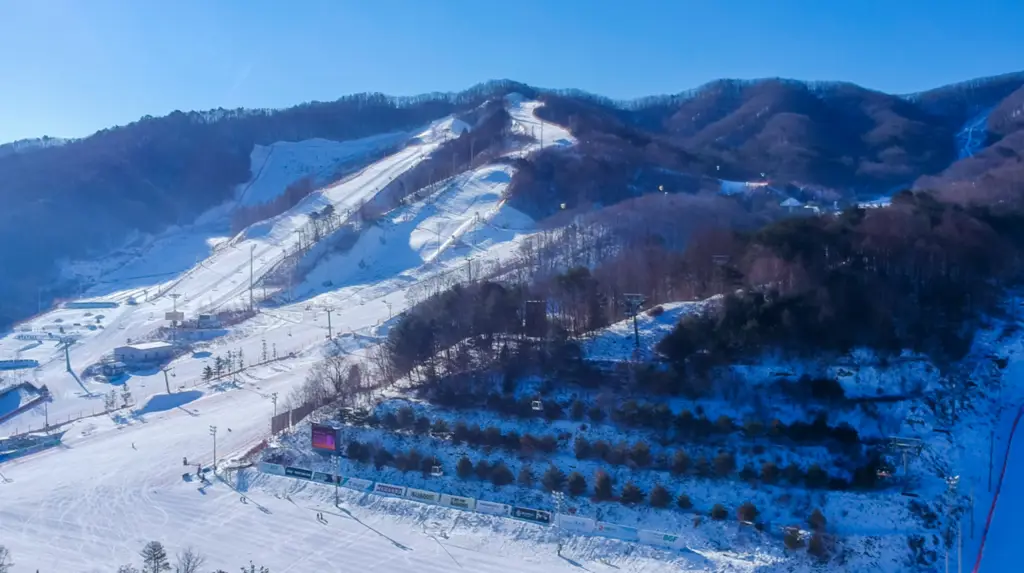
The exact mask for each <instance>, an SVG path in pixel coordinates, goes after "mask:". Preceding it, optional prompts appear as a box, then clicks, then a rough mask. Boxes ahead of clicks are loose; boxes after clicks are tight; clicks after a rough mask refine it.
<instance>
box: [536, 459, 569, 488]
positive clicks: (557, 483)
mask: <svg viewBox="0 0 1024 573" xmlns="http://www.w3.org/2000/svg"><path fill="white" fill-rule="evenodd" d="M540 482H541V484H542V485H543V486H544V489H546V490H547V491H562V487H563V486H564V485H565V474H564V473H563V472H562V470H560V469H558V468H556V467H555V466H553V465H552V466H548V470H547V471H546V472H544V476H543V477H541V479H540Z"/></svg>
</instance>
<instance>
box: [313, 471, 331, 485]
mask: <svg viewBox="0 0 1024 573" xmlns="http://www.w3.org/2000/svg"><path fill="white" fill-rule="evenodd" d="M312 479H313V481H318V482H321V483H329V484H333V483H334V475H333V474H326V473H324V472H313V478H312Z"/></svg>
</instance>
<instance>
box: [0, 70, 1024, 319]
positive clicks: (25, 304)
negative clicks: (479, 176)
mask: <svg viewBox="0 0 1024 573" xmlns="http://www.w3.org/2000/svg"><path fill="white" fill-rule="evenodd" d="M1021 90H1024V73H1021V72H1014V73H1010V74H1004V75H1000V76H991V77H987V78H978V79H974V80H968V81H965V82H960V83H957V84H950V85H947V86H940V87H938V88H935V89H932V90H926V91H924V92H918V93H916V94H907V95H901V96H897V95H892V94H885V93H883V92H880V91H876V90H870V89H867V88H862V87H860V86H856V85H855V84H852V83H849V82H806V81H801V80H791V79H770V78H769V79H758V80H728V79H727V80H716V81H713V82H709V83H706V84H704V85H702V86H698V87H697V88H693V89H691V90H685V91H683V92H679V93H677V94H668V95H657V96H647V97H643V98H636V99H633V100H613V99H611V98H607V97H604V96H600V95H596V94H592V93H589V92H585V91H582V90H576V89H547V88H537V87H533V86H529V85H527V84H524V83H521V82H516V81H513V80H507V79H503V80H491V81H488V82H483V83H480V84H476V85H474V86H471V87H470V88H467V89H466V90H463V91H460V92H434V93H428V94H421V95H417V96H386V95H383V94H379V93H363V94H355V95H350V96H344V97H341V98H338V99H337V100H334V101H331V102H307V103H303V104H300V105H296V106H292V107H289V108H283V109H256V110H248V109H244V108H240V109H235V110H226V109H217V110H207V111H194V112H181V111H175V112H172V113H170V114H168V115H166V116H163V117H151V116H145V117H143V118H140V119H139V120H137V121H135V122H132V123H129V124H126V125H124V126H116V127H111V128H107V129H104V130H100V131H98V132H96V133H94V134H92V135H90V136H88V137H84V138H79V139H74V140H67V141H65V140H55V141H60V142H61V143H62V144H61V145H51V146H42V147H41V146H38V145H34V146H30V147H29V148H30V149H31V152H17V151H12V152H9V153H7V154H3V153H0V200H3V201H4V203H5V204H6V205H8V206H9V209H7V211H6V213H0V241H2V244H18V242H19V241H20V242H25V241H28V242H29V243H30V244H32V245H33V246H34V248H32V249H3V250H0V265H2V266H3V267H4V268H8V269H11V270H12V272H11V275H12V278H11V279H10V280H8V281H5V284H4V285H3V288H0V290H2V291H3V292H2V293H0V294H3V295H5V297H6V299H5V301H4V302H3V303H0V324H5V323H8V322H10V321H11V320H14V319H16V317H17V316H22V315H23V314H24V312H25V309H27V308H34V307H35V306H36V303H37V298H38V292H39V291H38V289H39V288H40V287H41V286H43V285H46V284H48V282H49V281H51V280H52V279H53V276H54V272H53V271H54V266H53V265H54V263H53V261H55V260H59V259H66V258H69V257H82V256H86V255H91V254H96V253H100V252H103V251H104V249H110V248H113V247H114V246H116V245H118V244H119V243H120V241H121V240H123V238H124V237H125V236H126V235H127V234H129V233H131V232H143V233H153V232H159V230H161V229H163V228H166V227H167V226H168V225H174V224H182V223H187V222H189V221H191V220H193V219H194V218H195V217H196V216H197V215H198V214H199V213H201V212H203V211H204V210H206V209H209V208H211V207H213V206H215V205H217V204H220V203H222V202H224V201H227V200H230V199H231V197H232V193H233V192H234V189H235V187H236V186H237V185H239V184H241V183H244V182H245V181H246V180H247V179H249V178H250V177H251V172H252V165H250V152H251V150H252V149H253V148H254V146H255V145H269V144H273V143H275V142H279V141H303V140H307V139H313V138H322V139H328V140H335V141H346V140H350V139H355V138H360V137H366V136H370V135H375V134H378V133H383V132H386V131H393V130H406V129H411V128H413V127H415V126H417V125H423V124H426V123H428V122H430V121H434V120H437V119H439V118H441V117H444V116H447V115H452V114H459V113H469V112H470V111H471V110H472V109H474V108H477V107H479V106H481V105H483V104H485V103H486V102H488V101H494V100H495V99H496V98H500V97H503V96H505V95H507V94H509V93H520V94H522V95H524V96H525V97H527V98H530V99H539V100H541V101H542V102H543V103H544V105H543V106H542V107H541V108H539V110H538V112H539V114H540V117H542V118H543V119H544V120H545V121H550V122H553V123H558V124H561V125H564V126H566V127H567V128H568V130H569V131H570V132H571V133H573V135H574V136H576V138H577V139H578V140H579V144H578V145H575V146H573V147H572V149H559V148H557V147H554V148H548V149H545V150H543V151H540V152H538V153H536V154H533V155H531V156H529V157H524V158H521V159H520V160H519V165H518V167H517V172H516V176H515V177H514V180H513V184H512V185H510V188H509V190H508V194H509V196H510V201H512V204H513V205H516V206H517V207H519V208H523V209H525V210H526V211H527V212H529V213H531V215H533V216H535V217H541V218H542V217H545V216H548V215H551V214H552V213H553V212H555V211H557V210H558V209H556V208H555V207H557V206H559V205H566V206H569V207H572V208H577V207H584V206H586V205H603V206H608V205H611V204H614V203H616V202H619V201H622V200H625V199H629V198H633V197H636V196H639V195H642V194H644V193H647V192H651V191H652V190H653V189H655V188H658V187H659V186H666V185H667V187H666V189H668V190H670V191H671V192H687V193H698V192H702V191H712V190H713V187H715V185H714V181H717V180H719V179H725V180H734V181H753V180H770V181H771V182H772V183H773V185H774V186H775V187H776V188H779V189H783V190H785V192H786V193H790V194H795V195H796V196H797V197H798V198H800V199H802V200H808V199H815V200H821V201H828V202H829V203H831V202H833V201H852V200H854V199H856V198H858V197H865V196H872V195H873V196H877V195H878V194H881V193H885V192H888V191H890V190H892V189H894V188H900V187H911V186H914V185H919V186H920V185H927V186H929V187H933V188H936V189H938V190H940V191H943V192H946V193H952V194H954V195H955V193H957V192H960V191H958V190H960V189H961V188H962V187H963V186H964V185H963V180H964V178H965V177H968V178H971V177H977V178H981V177H984V176H985V175H986V174H990V173H991V174H992V176H991V177H990V179H991V180H992V182H993V183H992V185H993V187H994V188H995V189H996V191H995V192H994V193H995V195H998V196H1000V197H1004V198H1005V197H1006V196H1007V194H1008V193H1012V190H1013V189H1014V187H1013V185H1014V183H1013V182H1014V181H1015V179H1014V178H1015V177H1016V173H1017V169H1018V164H1019V157H1020V153H1021V152H1024V143H1021V142H1020V140H1021V139H1024V137H1022V136H1019V135H1016V134H1018V133H1024V132H1021V131H1018V130H1020V129H1021V123H1022V122H1021V121H1019V119H1017V117H1018V116H1015V115H1014V112H1015V110H1016V109H1017V107H1016V104H1015V103H1014V102H1015V101H1016V100H1013V101H1011V102H1009V103H1006V104H1005V105H1003V104H1004V100H1007V98H1009V97H1011V96H1013V95H1014V94H1016V93H1018V92H1020V93H1024V92H1021ZM1022 97H1024V96H1022ZM989 108H992V109H997V110H998V114H997V115H996V116H995V117H997V118H1000V119H1001V123H1000V124H999V127H998V130H997V131H992V132H990V131H989V129H988V127H987V124H986V127H985V130H984V138H983V140H979V141H981V142H982V143H981V146H980V148H979V150H978V153H977V154H974V155H972V156H970V157H968V158H966V159H965V161H966V162H968V163H967V167H969V169H968V168H965V167H962V166H957V164H958V150H957V148H956V136H957V133H959V131H960V130H962V129H963V124H964V122H965V121H967V119H968V118H969V117H971V114H972V113H976V112H977V110H980V109H989ZM1004 108H1006V109H1004ZM470 138H472V136H470ZM39 141H47V140H45V139H44V140H39ZM464 147H467V148H468V149H470V150H471V149H472V148H473V146H472V145H471V144H467V145H466V146H464ZM0 149H3V146H0ZM9 149H10V147H9ZM668 172H674V173H677V174H679V176H678V177H676V178H674V179H671V178H666V177H665V174H666V173H668ZM964 173H966V175H965V174H964ZM709 182H710V183H709ZM802 190H803V191H802ZM807 190H813V191H807ZM801 193H802V195H801ZM990 195H991V193H990ZM776 207H777V206H776ZM748 208H755V207H754V206H753V205H748ZM12 308H13V309H20V310H11V309H12Z"/></svg>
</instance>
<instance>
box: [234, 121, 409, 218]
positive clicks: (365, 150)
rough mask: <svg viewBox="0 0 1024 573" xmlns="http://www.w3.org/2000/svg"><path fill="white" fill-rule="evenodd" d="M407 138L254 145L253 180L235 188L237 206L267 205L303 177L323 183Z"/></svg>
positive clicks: (385, 136) (394, 135) (393, 136)
mask: <svg viewBox="0 0 1024 573" xmlns="http://www.w3.org/2000/svg"><path fill="white" fill-rule="evenodd" d="M408 137H409V134H408V133H405V132H395V133H385V134H381V135H375V136H373V137H365V138H362V139H354V140H350V141H331V140H327V139H307V140H303V141H279V142H277V143H274V144H271V145H257V146H255V147H254V148H253V150H252V154H251V155H250V165H251V166H252V173H253V178H252V179H251V180H250V181H249V182H247V183H245V184H243V185H240V186H239V189H238V195H239V199H238V203H239V204H240V205H259V204H261V203H269V202H271V201H273V200H274V199H276V198H277V197H278V196H279V195H280V194H281V193H282V192H284V190H285V188H286V187H288V185H290V184H292V183H294V182H295V181H297V180H299V179H301V178H303V177H309V178H311V179H312V181H313V183H314V185H316V184H319V183H322V182H325V181H326V180H328V179H331V178H332V177H334V176H335V175H336V174H338V172H339V170H343V169H344V168H345V167H346V166H348V165H350V164H353V163H357V162H359V161H360V160H363V159H367V158H369V157H370V156H372V155H373V154H374V153H378V152H381V151H383V150H385V149H386V148H388V147H389V146H393V145H397V144H399V143H401V142H402V141H404V140H405V139H407V138H408Z"/></svg>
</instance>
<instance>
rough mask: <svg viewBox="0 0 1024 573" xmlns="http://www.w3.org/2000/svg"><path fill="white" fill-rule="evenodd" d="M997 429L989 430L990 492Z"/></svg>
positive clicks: (989, 490)
mask: <svg viewBox="0 0 1024 573" xmlns="http://www.w3.org/2000/svg"><path fill="white" fill-rule="evenodd" d="M995 443H996V431H995V430H989V431H988V492H989V493H992V456H993V454H994V453H995V452H994V450H995V447H996V445H995Z"/></svg>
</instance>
